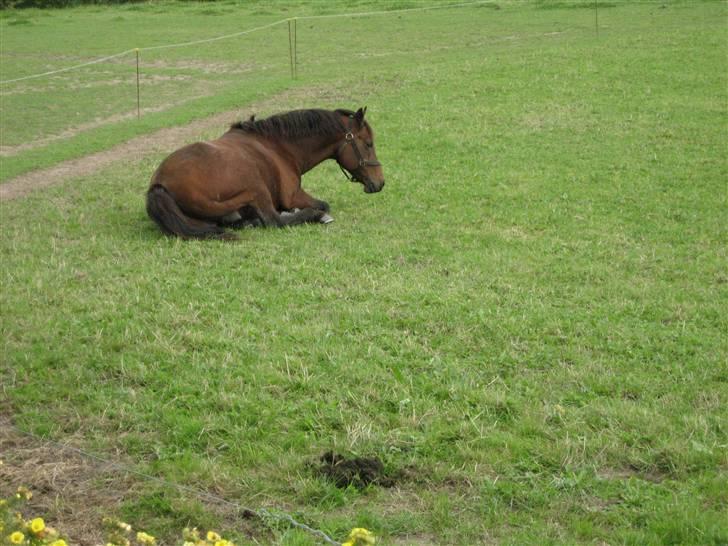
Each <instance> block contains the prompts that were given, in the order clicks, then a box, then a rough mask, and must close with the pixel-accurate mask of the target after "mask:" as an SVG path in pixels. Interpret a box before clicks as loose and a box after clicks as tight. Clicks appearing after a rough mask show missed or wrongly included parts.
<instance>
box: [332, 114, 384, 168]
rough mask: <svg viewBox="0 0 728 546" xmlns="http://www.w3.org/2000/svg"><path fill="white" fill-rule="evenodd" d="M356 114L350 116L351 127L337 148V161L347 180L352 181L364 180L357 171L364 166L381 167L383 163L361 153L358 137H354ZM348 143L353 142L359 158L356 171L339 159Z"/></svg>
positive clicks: (352, 145)
mask: <svg viewBox="0 0 728 546" xmlns="http://www.w3.org/2000/svg"><path fill="white" fill-rule="evenodd" d="M353 129H354V116H353V115H352V116H349V128H348V129H347V131H346V134H345V135H344V142H342V143H341V146H339V149H338V150H336V160H337V161H336V162H337V163H338V164H339V168H340V169H341V172H342V173H344V176H345V177H346V179H347V180H350V181H355V180H356V181H358V182H362V180H359V178H358V176H357V174H356V172H354V171H356V170H359V169H361V168H363V167H380V166H381V165H382V164H381V163H380V162H379V161H377V160H375V159H364V156H363V155H362V153H361V150H360V149H359V146H357V144H356V138H355V137H354V131H353ZM347 144H351V147H352V148H354V154H355V155H356V158H357V160H359V164H358V166H357V167H356V169H355V170H354V171H352V172H351V173H349V172H347V171H346V169H345V168H344V167H343V166H342V165H341V161H339V157H340V155H341V150H343V149H344V148H345V147H346V145H347Z"/></svg>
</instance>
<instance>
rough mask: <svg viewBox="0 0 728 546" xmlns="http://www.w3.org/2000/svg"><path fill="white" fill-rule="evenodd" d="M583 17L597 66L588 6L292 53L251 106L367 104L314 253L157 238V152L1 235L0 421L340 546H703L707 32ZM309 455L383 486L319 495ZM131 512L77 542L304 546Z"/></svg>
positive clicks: (711, 22) (139, 494)
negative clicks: (189, 528) (360, 545)
mask: <svg viewBox="0 0 728 546" xmlns="http://www.w3.org/2000/svg"><path fill="white" fill-rule="evenodd" d="M181 5H182V6H189V5H188V4H181ZM224 5H225V6H232V4H231V3H227V4H224ZM598 5H599V6H601V7H600V8H599V12H598V16H599V22H600V28H599V34H598V35H597V34H596V32H595V28H594V11H593V4H592V3H591V2H585V3H572V2H548V3H547V2H543V3H529V4H525V3H509V2H503V3H501V5H500V6H498V7H499V8H500V9H495V8H493V7H492V6H491V7H485V8H462V9H460V10H443V11H439V12H436V13H420V14H409V15H407V16H406V17H408V19H407V20H406V21H402V22H400V23H399V24H401V25H402V28H403V29H405V30H406V33H409V34H407V35H408V36H409V35H412V36H419V38H417V39H420V40H422V42H423V43H425V44H426V45H427V47H425V46H422V47H421V48H419V49H415V48H412V49H410V48H409V47H408V45H407V44H408V43H410V42H408V41H407V40H404V38H403V36H402V35H398V34H397V32H396V26H397V24H398V23H397V21H396V20H390V19H382V18H376V17H370V18H360V19H356V20H355V21H348V20H347V21H348V25H349V26H348V27H347V24H344V23H343V22H342V21H341V20H331V21H323V20H322V21H319V22H311V23H310V25H320V26H319V27H316V28H313V27H312V28H311V29H310V30H311V32H313V31H314V30H317V29H318V30H319V31H320V30H321V29H322V28H326V29H329V31H330V33H324V34H319V38H318V40H314V37H313V35H311V34H309V35H308V36H307V37H305V29H306V28H307V27H305V26H304V25H303V24H302V23H299V25H300V26H299V29H298V31H299V39H300V40H301V44H299V48H300V55H301V61H302V66H301V68H300V72H299V78H298V80H296V82H295V83H293V82H291V83H285V82H286V80H285V78H286V77H287V75H286V73H285V71H286V70H287V67H286V66H285V63H283V64H282V68H281V74H279V75H278V76H275V77H273V76H271V78H270V79H269V80H267V81H268V83H267V84H266V85H268V86H269V87H268V88H266V89H269V90H270V92H271V94H270V95H269V96H268V98H269V100H270V101H272V102H270V103H269V104H275V105H277V109H281V110H285V109H289V108H297V107H303V106H310V107H326V108H335V107H347V108H354V107H358V106H362V105H364V104H366V105H367V106H368V108H369V113H368V116H369V117H370V122H371V124H372V125H373V127H374V129H375V131H376V137H377V138H376V142H377V148H378V155H379V158H380V160H381V161H382V162H383V164H384V169H385V174H386V178H387V185H386V187H385V188H384V190H383V192H382V193H380V194H376V195H366V194H364V193H363V192H362V191H361V187H360V186H358V185H356V186H355V185H352V184H349V183H347V182H346V181H345V180H344V179H343V177H342V176H341V175H340V173H339V171H338V169H337V168H336V166H335V165H334V164H333V163H332V164H329V165H326V166H323V167H320V168H319V169H317V170H315V171H313V172H312V173H310V174H309V175H307V176H306V178H305V180H304V186H305V187H306V188H307V189H309V190H310V192H311V193H312V194H313V195H315V196H317V197H320V198H323V199H326V200H327V201H329V203H330V204H331V206H332V215H333V216H334V218H335V222H334V223H333V224H331V225H329V226H318V225H316V226H305V227H300V228H295V229H283V230H245V231H242V232H241V233H240V235H241V240H240V242H238V243H233V244H230V243H227V244H226V243H217V242H184V241H179V240H172V239H168V238H165V237H163V236H162V235H161V233H160V232H159V231H158V230H157V229H156V227H155V226H154V225H153V224H152V222H151V221H150V220H149V219H148V218H147V217H146V214H145V212H144V192H145V189H146V186H147V184H148V180H149V177H150V176H151V174H152V172H153V171H154V169H155V167H156V165H157V164H158V162H159V161H160V160H161V159H162V158H163V157H164V155H165V154H163V153H158V152H153V153H149V154H147V155H144V156H143V157H140V158H139V159H138V160H137V161H134V162H130V163H124V164H116V165H114V166H112V167H111V168H108V169H106V170H104V171H103V172H99V173H96V174H94V175H92V176H88V177H85V178H79V179H74V180H71V181H68V182H65V183H63V184H61V185H58V186H54V187H52V188H50V189H46V190H42V191H40V192H37V193H34V194H31V195H30V196H29V197H26V198H22V199H17V200H14V201H9V202H3V203H2V204H0V219H1V221H2V241H1V242H0V252H2V259H1V260H2V261H1V263H2V290H1V292H0V294H1V297H0V313H1V316H2V342H3V346H2V353H1V357H2V361H1V362H2V367H1V372H0V373H1V375H0V381H2V387H1V390H0V392H1V393H2V394H1V396H2V400H0V403H1V405H0V410H1V411H2V414H3V415H4V416H5V417H7V418H10V419H11V420H12V421H13V422H14V423H15V424H16V425H17V426H18V427H19V428H21V429H22V430H26V431H30V432H33V433H35V434H38V435H42V436H47V437H49V438H52V439H54V440H57V441H59V442H65V441H69V442H71V443H72V445H75V446H77V447H81V448H83V449H86V450H89V451H91V452H93V453H96V454H99V455H101V456H103V457H106V458H110V459H113V460H120V461H122V462H123V463H124V464H125V465H128V466H129V467H131V468H133V469H134V470H136V471H140V472H144V473H146V474H149V475H153V476H155V477H159V478H162V479H163V480H166V481H167V482H169V483H173V484H179V485H183V486H185V487H192V488H195V489H198V490H203V491H208V492H212V493H214V494H215V495H217V496H219V497H222V498H224V499H227V500H229V501H232V502H236V503H239V504H241V505H244V506H248V507H251V508H258V507H266V508H270V509H280V510H284V511H285V512H287V513H291V514H293V515H294V516H295V517H296V518H297V519H299V520H300V521H303V522H305V523H307V524H309V525H311V526H312V527H315V528H318V529H322V530H324V531H325V532H327V533H328V534H330V535H331V536H333V537H335V538H336V539H337V540H341V541H343V540H344V538H345V537H346V535H347V533H348V530H349V529H350V528H351V527H354V526H362V527H366V528H368V529H370V530H371V531H372V532H374V533H375V534H376V535H377V537H378V538H379V543H381V544H402V545H409V544H417V545H419V544H431V545H444V544H458V545H459V544H463V545H465V544H491V543H492V544H514V545H515V544H640V545H644V544H725V543H726V542H728V524H727V523H726V521H727V520H726V517H725V516H726V511H727V510H728V493H727V491H728V479H726V478H727V473H728V457H727V455H726V453H727V451H726V448H727V447H728V438H727V434H726V433H727V430H726V423H728V411H727V410H726V407H727V405H726V395H727V394H728V387H727V385H726V382H727V381H728V364H727V362H728V340H727V336H726V332H728V319H727V318H726V317H728V312H727V309H728V272H727V271H728V268H727V267H726V265H727V264H728V259H727V258H728V256H727V254H728V253H727V251H726V249H727V248H728V245H726V243H727V242H728V237H727V235H728V234H727V230H726V225H727V212H728V209H727V206H728V196H727V194H728V191H727V186H726V180H727V179H728V169H727V167H728V161H727V160H726V138H727V137H728V126H727V123H728V118H727V117H726V104H727V100H728V91H727V89H728V87H727V84H728V80H727V72H726V53H727V52H728V46H726V26H725V21H726V17H727V16H728V8H727V6H726V4H725V3H723V2H698V1H695V2H664V3H660V2H657V3H644V2H634V3H632V2H614V3H604V2H600V3H598ZM402 6H403V7H409V6H411V4H402ZM295 7H296V6H293V8H295ZM360 7H361V9H364V8H372V5H371V4H361V5H360ZM392 7H394V5H392ZM293 8H291V10H290V11H288V12H285V13H284V10H282V9H281V8H280V7H279V8H276V9H280V13H279V12H278V11H276V9H274V8H271V9H272V11H273V12H274V13H270V14H267V13H263V14H260V15H259V17H270V19H268V20H272V19H275V18H276V17H277V16H279V15H281V14H283V15H281V16H283V17H285V16H287V15H286V13H288V14H295V10H294V9H293ZM105 9H107V10H109V11H108V12H106V13H111V12H113V9H116V8H113V9H112V8H105ZM174 9H175V8H173V7H169V10H168V11H169V12H170V14H173V13H174ZM337 9H340V10H342V11H343V10H344V7H343V6H337ZM119 10H122V8H119ZM52 13H62V12H52ZM72 13H74V14H75V15H76V16H77V17H81V18H82V17H85V16H88V17H93V16H94V15H93V14H94V13H96V12H94V11H93V10H75V11H74V12H72ZM120 13H121V11H120ZM122 15H123V14H122ZM120 16H121V15H120ZM163 16H164V14H163V13H158V14H157V15H155V17H163ZM170 16H171V15H170ZM402 17H404V15H402ZM254 21H257V19H255V20H254ZM384 21H387V22H386V23H385V22H384ZM412 21H416V22H418V23H419V24H420V25H421V27H420V28H417V26H416V25H412ZM238 24H242V23H240V22H238ZM190 25H193V23H192V22H191V23H190ZM325 25H327V26H325ZM385 25H392V28H394V29H395V30H394V31H392V32H390V33H385V31H386V30H387V28H386V27H385ZM481 27H482V28H481ZM347 29H348V30H349V32H352V31H353V30H355V34H356V36H357V37H358V38H359V41H355V44H356V47H355V48H353V49H352V48H350V47H348V46H343V45H342V43H344V42H342V41H341V40H340V39H339V38H340V37H342V36H344V37H345V36H346V34H347ZM352 29H353V30H352ZM479 29H480V30H479ZM482 29H486V30H487V31H486V30H482ZM390 30H391V29H390ZM405 30H403V32H405ZM368 32H371V33H373V34H374V35H376V36H380V37H381V39H378V40H376V41H375V42H372V44H371V46H369V45H368V44H367V39H366V37H367V33H368ZM385 34H388V35H389V36H390V40H391V41H389V42H387V41H386V40H385V36H384V35H385ZM31 35H32V34H31ZM328 38H330V39H331V40H332V44H333V45H330V47H331V48H332V51H336V52H337V55H338V57H336V58H335V59H336V62H335V63H334V62H328V63H327V62H323V61H324V60H326V61H331V59H324V58H323V55H324V53H325V51H326V48H327V46H326V44H327V42H326V40H327V39H328ZM14 39H17V37H16V38H14ZM105 39H108V37H107V38H105ZM412 39H413V40H414V39H415V38H412ZM306 40H308V42H307V41H306ZM307 44H308V49H306V47H307ZM49 47H50V46H49ZM125 47H126V43H125V44H124V45H123V46H120V48H119V49H122V50H123V49H124V48H125ZM368 47H370V48H371V49H372V50H374V51H376V52H377V54H376V55H371V56H365V55H358V54H359V53H366V52H367V48H368ZM317 48H318V49H317ZM306 51H308V54H307V53H306ZM284 53H285V51H284ZM314 53H316V55H321V57H316V56H314ZM180 55H181V53H180ZM307 55H308V57H307ZM316 59H319V61H321V62H318V61H317V60H316ZM284 60H285V59H284ZM304 61H305V62H304ZM348 63H350V64H348ZM3 77H4V78H8V77H10V76H9V75H7V74H3ZM241 86H242V85H241ZM287 86H295V89H296V94H295V95H294V96H295V97H296V98H295V100H290V98H287V97H290V95H285V94H281V95H275V94H274V93H276V92H279V91H280V89H283V88H285V87H287ZM225 93H231V91H230V90H229V89H227V88H226V91H225ZM252 95H253V92H252V91H249V96H252ZM276 97H278V98H276ZM313 99H315V103H310V102H308V101H309V100H313ZM210 100H211V101H212V102H210V103H208V107H210V105H213V106H215V105H216V106H218V107H220V108H223V107H225V108H227V107H230V104H231V103H230V102H227V103H226V102H224V101H220V102H214V101H215V100H217V99H210ZM226 100H227V99H226ZM287 101H288V102H287ZM239 107H240V109H241V111H243V110H244V109H245V104H243V103H241V104H240V105H239ZM265 113H271V112H263V114H265ZM170 119H171V118H170ZM160 120H161V118H160ZM168 122H170V120H166V121H165V120H161V121H160V126H161V125H164V124H165V123H168ZM124 123H127V122H123V123H121V124H120V127H121V129H120V130H122V131H131V130H129V129H128V126H127V125H124ZM129 123H131V122H129ZM125 127H126V128H125ZM224 129H225V128H224V127H220V128H219V131H214V132H210V134H208V135H201V136H205V137H212V136H216V135H217V134H219V133H221V132H222V131H223V130H224ZM104 130H105V131H111V129H108V128H107V129H104ZM64 153H65V152H64ZM61 155H62V154H61ZM59 157H60V156H59ZM3 161H5V159H3ZM24 169H25V167H24V168H22V169H21V168H19V171H22V170H24ZM0 451H2V453H1V454H2V458H3V459H4V460H5V464H6V465H12V464H19V462H20V461H18V457H17V455H14V454H13V453H12V452H6V450H5V449H2V450H0ZM327 451H334V452H337V453H340V454H342V455H344V456H349V457H351V456H367V457H378V458H379V459H380V460H381V461H382V462H383V464H384V471H385V473H386V477H387V480H386V481H387V482H391V483H386V484H383V485H371V486H369V487H366V488H357V487H354V486H350V487H346V488H342V487H337V486H336V484H334V483H333V482H332V481H331V480H329V479H328V478H326V477H325V476H322V475H321V474H320V473H319V472H318V470H317V469H318V468H319V467H320V463H319V460H320V457H321V456H322V454H324V453H325V452H327ZM58 457H59V459H62V458H63V457H64V453H63V452H62V451H59V452H58ZM129 479H131V480H132V482H133V485H132V486H129V483H128V481H127V482H124V483H118V484H115V483H113V482H112V483H106V482H105V483H104V484H103V487H105V488H112V489H113V488H114V487H118V488H119V490H120V495H119V497H118V502H115V503H113V504H112V503H110V504H106V505H103V504H102V505H100V506H99V508H98V512H99V518H100V517H101V515H102V513H103V515H113V516H118V517H121V518H123V519H125V520H128V521H130V522H131V523H133V524H134V525H135V526H139V527H142V528H144V529H146V530H148V531H149V532H151V533H152V534H155V535H156V536H158V537H159V538H160V540H163V541H168V542H171V541H174V540H176V539H177V538H178V537H179V531H180V529H181V528H182V527H183V526H185V525H200V526H214V527H215V528H216V529H217V530H219V531H222V532H225V533H226V535H229V536H232V537H233V538H234V539H235V540H236V543H237V544H239V545H243V544H261V543H262V544H269V543H270V544H282V545H306V544H316V543H317V542H316V540H315V538H314V537H313V536H312V535H308V534H306V533H304V532H302V531H298V530H295V529H292V528H290V527H289V526H287V525H286V524H285V523H283V522H280V521H274V520H271V521H269V522H260V521H259V522H253V523H251V522H250V521H247V520H246V521H243V520H241V519H240V518H238V517H233V516H232V515H230V513H227V515H226V514H225V513H221V512H220V511H219V510H218V508H219V506H216V505H215V504H214V503H211V502H209V501H208V500H206V499H205V498H204V497H202V496H197V495H195V494H193V493H190V492H189V490H179V489H177V488H175V487H173V486H168V485H163V484H161V483H160V482H156V481H151V480H145V479H143V478H141V477H139V476H132V477H131V478H128V477H127V480H129ZM89 483H90V485H89V487H90V488H92V487H93V482H89ZM17 485H19V484H15V483H13V484H6V483H3V484H0V493H7V491H9V490H10V489H11V488H12V487H15V486H17ZM25 485H29V486H31V488H32V486H33V484H32V483H26V484H25ZM385 485H386V486H385ZM97 486H99V487H101V485H99V484H97ZM92 492H93V491H92ZM38 494H39V495H42V493H38ZM63 510H64V505H63V504H60V505H55V506H54V508H53V509H52V510H50V512H49V513H48V514H47V516H46V517H47V519H48V520H49V521H53V520H54V518H62V516H63V514H64V512H63Z"/></svg>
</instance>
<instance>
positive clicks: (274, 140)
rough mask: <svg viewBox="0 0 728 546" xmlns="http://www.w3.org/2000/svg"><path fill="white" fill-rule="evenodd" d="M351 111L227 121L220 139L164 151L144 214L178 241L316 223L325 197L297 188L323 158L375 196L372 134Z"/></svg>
mask: <svg viewBox="0 0 728 546" xmlns="http://www.w3.org/2000/svg"><path fill="white" fill-rule="evenodd" d="M365 114H366V107H364V108H359V109H358V110H357V111H356V112H354V111H351V110H345V109H338V110H322V109H308V110H293V111H290V112H284V113H281V114H276V115H273V116H270V117H268V118H266V119H261V120H256V119H255V116H251V117H250V119H248V120H247V121H240V122H237V123H234V124H233V125H231V126H230V128H229V130H228V131H227V132H226V133H224V134H223V135H222V136H221V137H219V138H217V139H215V140H210V141H205V142H196V143H194V144H189V145H187V146H184V147H183V148H180V149H178V150H177V151H175V152H173V153H172V154H170V155H169V156H168V157H167V158H165V159H164V160H163V161H162V163H161V164H160V165H159V167H158V168H157V170H156V171H155V172H154V174H153V175H152V179H151V182H150V186H149V190H148V191H147V202H146V208H147V214H148V215H149V216H150V218H152V220H154V221H155V222H156V224H157V225H158V226H159V228H160V229H161V230H162V232H163V233H165V234H166V235H170V236H178V237H181V238H183V239H236V238H237V237H236V236H235V234H233V233H231V232H230V231H228V230H227V229H226V227H240V226H244V225H251V224H255V225H262V226H265V227H283V226H292V225H296V224H302V223H306V222H310V223H316V222H319V221H321V220H322V218H324V215H326V213H328V212H329V204H328V203H327V202H326V201H322V200H319V199H316V198H314V197H312V196H311V195H309V194H308V193H306V192H305V191H304V189H303V188H302V187H301V176H302V175H303V174H305V173H306V172H308V171H310V170H311V169H313V168H314V167H315V166H316V165H318V164H319V163H322V162H323V161H325V160H327V159H334V160H335V161H336V162H337V163H338V164H339V167H340V168H341V170H342V172H343V173H344V175H345V176H346V177H347V178H348V179H349V180H351V181H353V182H359V183H361V184H362V185H363V186H364V191H365V192H366V193H377V192H379V191H381V189H382V187H383V186H384V175H383V172H382V164H381V163H380V162H379V161H378V160H377V154H376V150H375V147H374V131H373V130H372V127H371V125H369V123H368V121H366V120H365V119H364V115H365Z"/></svg>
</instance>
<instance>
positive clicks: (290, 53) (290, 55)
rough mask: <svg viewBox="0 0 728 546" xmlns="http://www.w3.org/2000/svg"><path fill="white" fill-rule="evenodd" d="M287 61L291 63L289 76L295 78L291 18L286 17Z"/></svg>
mask: <svg viewBox="0 0 728 546" xmlns="http://www.w3.org/2000/svg"><path fill="white" fill-rule="evenodd" d="M288 61H289V63H290V64H291V78H293V79H295V78H296V74H295V72H294V69H293V27H292V26H291V19H288Z"/></svg>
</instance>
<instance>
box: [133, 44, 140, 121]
mask: <svg viewBox="0 0 728 546" xmlns="http://www.w3.org/2000/svg"><path fill="white" fill-rule="evenodd" d="M134 51H135V52H136V88H137V119H141V117H142V111H141V108H140V100H139V48H138V47H136V48H134Z"/></svg>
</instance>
